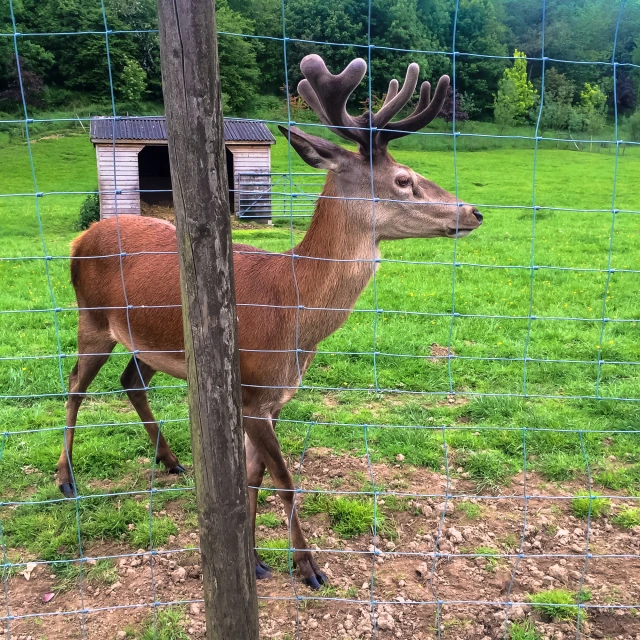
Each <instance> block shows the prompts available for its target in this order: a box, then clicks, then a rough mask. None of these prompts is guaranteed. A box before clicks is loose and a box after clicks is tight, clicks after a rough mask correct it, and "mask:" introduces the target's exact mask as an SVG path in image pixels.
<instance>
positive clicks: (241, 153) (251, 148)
mask: <svg viewBox="0 0 640 640" xmlns="http://www.w3.org/2000/svg"><path fill="white" fill-rule="evenodd" d="M227 149H229V151H231V153H232V154H233V173H234V181H233V189H234V190H235V191H236V197H235V198H234V204H235V206H234V209H235V211H236V212H237V211H238V209H239V204H240V200H241V198H240V197H239V193H238V192H239V189H240V184H239V179H238V174H239V173H271V145H268V144H263V145H257V144H256V145H249V144H237V145H236V144H229V143H227ZM262 182H263V181H260V183H261V184H262ZM245 184H246V181H245Z"/></svg>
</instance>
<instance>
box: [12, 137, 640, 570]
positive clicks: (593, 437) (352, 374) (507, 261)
mask: <svg viewBox="0 0 640 640" xmlns="http://www.w3.org/2000/svg"><path fill="white" fill-rule="evenodd" d="M441 146H442V142H441V141H440V142H439V143H438V148H439V149H440V148H441ZM550 146H551V145H550ZM32 151H33V169H34V173H35V178H36V184H35V185H34V179H33V174H32V170H31V166H30V158H29V153H28V148H27V146H26V145H25V144H24V143H22V142H20V143H16V142H13V143H11V144H9V143H4V144H3V145H2V146H1V147H0V193H2V194H29V193H33V192H34V191H37V192H43V193H46V194H47V195H45V196H44V197H38V198H35V197H33V196H19V195H15V196H10V197H0V239H1V240H0V247H1V249H0V251H1V254H2V258H16V259H15V260H6V259H3V260H2V261H0V283H1V288H0V389H1V392H0V393H1V395H2V396H7V397H4V398H2V399H1V400H0V471H1V472H0V496H1V499H2V500H4V501H13V500H27V499H29V500H47V499H51V498H58V497H59V495H60V494H59V493H58V491H57V488H56V486H55V484H54V479H53V474H54V472H55V465H56V461H57V458H58V455H59V452H60V446H61V443H62V435H61V431H60V429H61V428H62V427H63V426H64V419H65V414H64V398H63V396H62V395H61V394H63V393H64V390H65V388H66V381H67V376H68V373H69V370H70V369H71V367H72V366H73V362H74V358H73V357H62V358H60V357H58V354H59V353H62V354H74V353H75V351H76V313H75V312H74V311H73V309H70V310H65V309H69V308H70V307H73V305H74V303H75V301H74V296H73V290H72V288H71V285H70V283H69V275H68V261H67V260H65V259H53V260H42V259H33V258H34V257H42V256H44V255H50V256H56V257H57V256H62V257H64V256H67V255H68V252H69V243H70V241H71V240H72V239H73V237H74V236H75V235H76V234H77V231H76V230H75V226H74V225H75V223H76V219H77V214H78V209H79V207H80V204H81V202H82V200H83V198H84V196H83V195H67V194H55V193H54V194H52V193H50V192H69V191H73V192H79V191H80V192H81V191H91V190H93V189H95V187H96V183H97V179H96V167H95V153H94V150H93V147H92V145H91V143H90V142H89V140H88V138H87V137H86V136H79V135H78V136H66V137H51V138H44V139H39V140H35V141H34V143H33V144H32ZM394 155H395V157H396V159H397V160H398V161H400V162H404V163H406V164H408V165H410V166H411V167H412V168H413V169H415V170H416V171H418V172H420V173H422V174H423V175H425V176H427V177H429V178H430V179H432V180H434V181H436V182H438V183H439V184H440V185H442V186H443V187H445V188H447V189H449V190H455V189H456V186H457V189H458V193H459V196H460V198H462V199H465V200H467V201H469V202H473V203H477V204H478V205H479V206H480V208H481V209H482V212H483V213H484V215H485V223H484V224H483V226H482V227H481V228H480V229H479V230H478V231H476V232H475V233H474V234H472V235H471V236H469V237H467V238H464V239H460V240H458V241H456V242H454V241H452V240H449V239H437V240H410V241H402V242H389V243H386V244H384V245H383V246H382V255H383V258H384V259H385V260H388V262H383V264H382V265H381V268H380V270H379V271H378V275H377V280H376V284H377V303H378V308H380V309H384V310H385V311H384V313H379V314H375V313H369V312H367V311H369V310H372V309H375V303H374V291H373V287H372V286H370V287H369V288H368V289H367V290H366V291H365V292H364V294H363V295H362V297H361V299H360V300H359V302H358V305H357V310H358V312H356V313H354V314H353V315H352V316H351V318H350V320H349V321H348V323H347V324H346V326H345V327H344V328H343V329H341V330H340V331H339V332H337V333H336V334H334V335H333V336H331V337H330V338H328V339H327V340H326V341H325V342H324V343H322V344H321V345H320V351H321V352H322V353H320V354H319V355H318V357H317V358H316V360H315V363H314V364H313V366H312V367H311V369H310V370H309V372H308V373H307V375H306V377H305V380H304V384H305V388H304V389H303V390H301V391H300V392H299V393H298V395H297V396H296V397H295V398H294V399H293V400H292V401H291V402H290V403H289V404H288V405H287V406H286V407H285V409H284V410H283V412H282V415H281V422H280V424H279V427H278V431H279V435H280V439H281V443H282V446H283V449H284V450H285V452H286V453H287V454H289V455H292V456H299V455H300V453H301V452H302V450H303V447H304V444H305V441H306V439H307V437H308V442H307V446H323V447H329V448H332V449H335V450H336V451H345V452H350V453H352V454H355V455H361V454H363V453H365V438H364V437H363V426H362V425H365V424H366V425H395V426H407V427H423V428H405V429H400V428H383V427H379V428H376V426H370V427H369V428H368V429H367V440H366V444H367V445H368V450H369V453H370V455H371V457H372V459H374V460H394V461H395V456H396V455H397V454H400V453H401V454H403V455H404V456H405V458H404V460H405V464H409V463H411V464H415V465H424V466H427V467H430V468H433V469H435V470H440V469H441V468H442V466H443V465H444V463H445V460H444V453H443V446H442V445H443V438H445V439H446V443H447V445H448V447H447V455H448V457H449V459H448V463H449V468H450V469H452V470H453V469H458V468H460V467H461V468H462V469H463V470H464V471H466V472H468V473H469V474H470V477H472V478H474V479H475V480H476V481H477V483H478V488H479V491H482V492H487V491H493V490H495V489H496V488H499V487H500V486H502V485H503V484H505V483H507V482H508V481H509V478H510V477H511V476H512V475H513V474H514V473H516V472H517V471H519V470H521V469H522V466H523V445H524V444H525V443H526V451H527V454H528V456H529V458H528V459H527V468H528V469H529V470H532V469H533V470H536V471H539V472H540V473H541V474H542V475H543V476H544V477H545V478H547V479H548V480H550V481H556V480H568V479H572V478H585V486H586V474H587V463H588V470H589V472H590V475H591V477H592V479H593V482H594V486H595V488H596V490H597V491H598V493H599V494H601V495H606V494H607V489H615V490H624V491H627V492H629V493H631V494H638V493H639V492H640V438H639V437H638V436H637V435H636V434H635V433H633V432H634V431H637V430H638V427H639V425H640V405H639V404H638V402H636V401H637V400H640V369H639V365H638V364H629V363H640V339H639V331H640V327H639V326H638V322H636V321H635V319H637V318H640V313H639V309H638V307H639V303H638V300H637V291H638V278H639V276H640V274H639V273H634V272H633V271H637V270H640V238H639V236H638V230H639V226H638V222H639V221H640V217H639V216H638V214H637V213H628V212H626V211H627V210H628V211H640V184H638V175H640V149H638V148H635V149H633V148H627V149H626V150H625V153H624V155H621V156H620V157H619V159H618V165H617V181H616V191H615V202H614V193H613V185H614V173H616V156H615V154H614V153H607V151H606V150H605V151H602V152H601V153H589V152H587V151H583V152H575V151H568V150H556V149H553V148H546V147H545V148H542V149H541V150H540V151H539V152H538V156H537V166H536V180H535V204H536V205H537V206H540V207H542V208H541V209H540V210H537V211H536V212H535V214H536V215H535V225H534V224H533V222H534V219H533V218H534V212H533V210H532V209H531V208H522V207H530V206H531V205H532V202H533V200H532V197H533V171H534V164H533V161H534V150H533V143H530V144H529V146H528V148H517V149H497V150H485V151H474V152H468V151H463V152H459V153H458V154H457V160H456V163H455V169H456V172H455V173H454V156H453V153H452V152H451V149H448V150H447V149H445V150H436V151H431V152H429V151H426V152H425V151H412V150H409V149H404V150H402V149H401V150H398V151H397V152H396V153H395V154H394ZM290 158H291V161H292V164H291V168H292V170H294V171H307V170H308V168H307V167H306V166H304V165H302V163H301V162H300V161H299V160H298V159H297V157H296V156H295V155H291V157H290V156H289V153H288V150H287V146H286V143H285V141H284V140H283V139H282V138H281V139H279V141H278V144H277V145H276V146H275V147H274V149H273V170H274V171H287V170H288V168H289V160H290ZM456 174H457V183H456V180H455V177H454V176H455V175H456ZM612 206H614V207H615V208H616V209H620V210H622V211H621V212H620V213H618V214H616V215H615V220H614V223H615V224H614V225H613V226H612V218H613V216H612V213H611V209H612ZM552 208H558V209H555V210H554V209H552ZM562 209H570V210H562ZM594 210H595V211H594ZM303 228H304V224H302V223H300V222H299V221H296V223H295V224H294V225H293V235H294V236H295V238H296V241H297V240H299V239H300V238H301V237H302V234H303ZM40 229H42V234H41V233H40ZM532 231H534V233H533V234H532ZM612 232H613V237H611V234H612ZM43 239H44V243H45V244H44V245H43ZM235 239H236V240H238V241H242V242H244V243H250V244H253V245H256V246H259V247H263V248H266V249H271V250H284V249H288V248H289V247H290V246H291V230H290V227H289V223H288V222H286V221H280V222H278V224H276V225H274V226H273V227H271V228H264V229H260V230H245V229H243V230H237V231H236V232H235ZM532 247H534V255H533V259H532ZM532 260H533V264H535V265H536V266H539V268H538V269H537V270H535V271H534V272H532V271H531V269H530V265H531V264H532ZM454 261H455V262H457V263H460V264H461V266H459V267H457V268H455V269H454V268H453V267H452V263H453V262H454ZM416 262H420V263H421V264H415V263H416ZM609 264H610V266H611V268H612V269H615V271H614V272H612V273H609V272H608V271H607V270H608V268H609ZM497 266H500V267H501V268H494V267H497ZM548 267H549V268H548ZM550 267H554V268H550ZM562 268H575V269H579V270H577V271H569V270H562ZM532 278H533V289H532V291H533V297H532V313H533V314H534V315H535V316H536V319H535V320H533V321H529V319H528V316H529V314H530V309H529V306H530V297H531V283H532ZM452 289H453V293H454V295H453V296H452ZM605 299H606V310H604V307H603V303H604V301H605ZM56 307H57V308H61V309H63V311H60V312H58V313H54V312H52V311H51V309H53V308H56ZM42 310H44V311H42ZM452 311H455V313H457V314H460V315H457V316H455V317H452V315H451V312H452ZM603 313H604V315H605V316H606V317H607V318H610V319H611V321H609V322H606V323H604V322H603V321H602V318H603ZM487 316H500V317H487ZM622 320H625V321H626V322H621V321H622ZM374 329H375V331H374ZM374 335H375V340H374ZM434 343H437V345H440V346H444V347H446V346H447V345H450V347H451V349H452V352H453V353H454V354H455V355H456V356H457V357H456V358H454V359H452V360H451V361H450V363H447V361H446V359H444V360H443V359H433V358H432V357H431V355H432V345H433V344H434ZM373 352H376V353H378V354H379V355H377V356H376V357H375V368H374V356H373ZM525 355H526V356H527V357H528V358H529V360H528V361H527V362H526V369H525V362H524V356H525ZM127 360H128V356H126V355H125V354H121V355H118V354H117V353H116V354H115V355H114V357H112V358H111V360H110V361H109V363H108V365H107V366H105V367H104V368H103V370H102V372H101V373H100V375H99V376H98V378H97V379H96V381H95V382H94V384H93V385H92V387H91V389H90V391H93V392H96V393H95V395H93V396H91V397H90V398H89V399H88V400H87V401H86V402H85V404H84V405H83V408H82V409H81V411H80V415H79V424H80V425H103V426H98V427H93V428H87V429H82V430H79V431H78V433H77V434H76V446H75V450H74V471H75V475H76V479H77V481H78V484H79V489H80V492H81V493H82V494H84V495H90V494H93V493H102V492H104V491H105V489H104V487H105V486H107V485H105V483H104V482H102V481H104V480H109V484H108V488H109V491H118V490H136V489H142V490H144V489H148V486H149V482H148V479H147V478H146V477H145V475H144V473H143V470H144V469H148V468H149V467H150V466H151V463H149V462H145V463H143V464H142V465H141V464H140V462H139V461H140V459H144V460H148V459H152V458H153V447H152V445H151V443H150V442H149V441H148V438H147V435H146V433H145V431H144V429H143V428H142V427H141V426H140V425H139V424H137V420H138V418H137V415H136V414H135V413H134V411H133V409H132V407H131V406H130V404H129V403H128V400H127V399H126V396H125V395H124V394H123V393H122V392H121V390H120V388H119V375H120V373H121V371H122V369H123V368H124V366H125V364H126V362H127ZM599 360H602V361H604V362H605V363H604V364H598V362H599ZM568 361H570V362H568ZM154 384H155V385H157V386H158V387H161V388H157V389H155V390H153V391H152V392H151V394H150V396H151V403H152V407H153V408H154V410H155V413H156V416H157V418H159V419H161V420H163V421H167V422H166V423H165V424H164V426H163V429H164V431H165V433H166V435H167V437H168V440H169V442H170V444H171V446H172V447H173V449H174V451H175V452H176V454H177V455H178V457H179V458H180V460H181V461H182V462H183V463H186V464H187V465H188V464H189V463H190V460H191V457H190V451H189V447H190V442H189V429H188V423H187V422H186V420H185V418H186V415H187V407H186V403H185V389H184V387H183V386H182V383H179V382H177V381H175V380H173V379H171V378H169V377H167V376H163V375H158V376H157V377H156V378H154ZM451 390H453V391H455V392H456V393H457V394H459V397H458V396H456V398H449V397H448V393H449V392H450V391H451ZM525 392H526V394H528V396H529V397H524V394H525ZM596 395H598V396H599V397H600V398H601V399H594V396H596ZM538 396H553V397H552V398H543V397H538ZM619 398H627V399H630V401H629V400H627V401H624V400H619ZM634 400H636V401H634ZM325 423H328V424H325ZM312 424H315V426H313V428H311V429H310V425H312ZM350 425H353V426H350ZM443 425H446V426H448V427H450V428H447V429H444V430H443V429H442V428H440V427H442V426H443ZM482 427H484V429H483V428H482ZM487 427H497V428H494V429H488V428H487ZM505 427H512V429H505ZM523 428H526V429H527V430H526V432H523V430H522V429H523ZM601 430H604V431H609V432H617V433H600V432H596V433H593V431H601ZM16 431H19V432H20V433H19V434H12V432H16ZM309 431H310V432H309ZM581 431H582V432H585V431H586V432H591V433H582V435H581ZM3 432H4V435H3ZM308 432H309V433H308ZM523 434H524V435H523ZM611 456H615V461H612V460H611V459H610V457H611ZM452 473H457V472H455V471H452ZM163 476H164V471H163V470H161V469H159V470H158V471H157V478H159V479H160V481H162V478H163ZM182 482H183V484H184V486H185V487H190V486H192V482H191V480H190V478H189V477H188V476H187V477H185V478H184V479H183V480H182ZM175 495H177V494H175ZM160 499H161V498H160V497H158V498H154V500H160ZM113 500H115V499H113ZM120 500H121V508H123V509H124V508H127V509H130V513H128V515H127V517H128V518H129V520H127V518H125V517H124V516H122V517H120V512H119V511H118V512H115V511H114V510H112V509H110V504H111V500H109V499H104V498H101V499H87V500H83V501H81V502H80V504H81V505H82V506H81V508H80V519H81V521H82V523H83V538H85V537H86V538H87V539H91V538H95V539H102V538H117V539H120V538H121V537H124V539H126V540H128V541H129V542H130V543H131V544H132V546H134V547H136V548H137V547H140V546H142V547H145V546H147V545H148V544H149V534H148V531H147V533H146V534H142V533H141V532H140V531H141V529H142V528H139V529H136V531H135V532H134V533H132V532H130V531H128V530H127V526H126V524H127V522H131V521H134V522H140V523H143V522H144V521H145V518H147V519H148V510H146V509H145V508H141V505H140V503H138V502H136V501H135V500H134V499H133V498H121V499H120ZM154 504H156V503H154ZM186 506H187V507H188V506H189V505H188V504H187V505H186ZM54 507H55V508H54ZM190 509H191V511H190V513H191V514H192V512H193V505H192V504H191V507H190ZM192 516H193V514H192ZM0 522H1V523H2V532H3V536H4V542H5V544H6V546H7V547H8V548H19V549H23V550H26V551H27V552H29V553H32V554H34V553H35V554H37V555H39V556H40V557H45V558H47V559H53V558H57V557H60V553H66V552H60V548H61V546H62V547H64V545H68V547H69V548H71V547H73V545H74V540H75V545H76V548H77V531H76V525H75V523H76V507H75V504H74V503H70V504H65V505H60V504H56V505H53V506H48V507H45V508H39V507H37V508H36V507H29V506H24V507H19V508H17V509H16V508H13V507H0ZM154 523H155V524H154V534H153V535H154V543H155V544H162V543H163V542H164V541H166V539H167V536H168V535H170V534H171V533H172V532H173V528H172V522H171V521H170V519H165V520H163V518H161V517H158V518H157V519H156V518H154ZM147 529H148V528H147ZM72 555H73V554H72Z"/></svg>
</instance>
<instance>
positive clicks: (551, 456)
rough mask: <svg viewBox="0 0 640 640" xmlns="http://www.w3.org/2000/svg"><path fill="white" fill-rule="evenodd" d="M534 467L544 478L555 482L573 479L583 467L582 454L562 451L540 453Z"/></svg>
mask: <svg viewBox="0 0 640 640" xmlns="http://www.w3.org/2000/svg"><path fill="white" fill-rule="evenodd" d="M534 467H535V470H536V471H538V472H539V473H540V475H542V477H543V478H545V480H553V481H556V482H559V481H566V480H574V479H575V478H576V477H577V476H578V474H579V473H581V472H583V471H584V468H585V466H584V457H583V456H581V455H579V454H572V453H566V452H564V451H558V452H553V453H547V454H543V455H541V456H540V458H539V459H538V460H537V462H536V464H535V465H534Z"/></svg>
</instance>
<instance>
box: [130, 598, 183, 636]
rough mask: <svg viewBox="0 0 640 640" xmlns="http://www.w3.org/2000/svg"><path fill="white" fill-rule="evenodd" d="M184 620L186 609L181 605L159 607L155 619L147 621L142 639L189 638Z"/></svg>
mask: <svg viewBox="0 0 640 640" xmlns="http://www.w3.org/2000/svg"><path fill="white" fill-rule="evenodd" d="M184 622H185V615H184V611H183V610H182V609H181V608H180V607H175V606H174V607H167V608H166V609H158V611H157V613H156V618H155V621H154V620H153V619H152V620H151V621H150V622H148V623H147V625H146V627H145V629H144V631H143V632H142V635H141V636H140V640H189V636H188V635H187V633H186V631H185V630H184Z"/></svg>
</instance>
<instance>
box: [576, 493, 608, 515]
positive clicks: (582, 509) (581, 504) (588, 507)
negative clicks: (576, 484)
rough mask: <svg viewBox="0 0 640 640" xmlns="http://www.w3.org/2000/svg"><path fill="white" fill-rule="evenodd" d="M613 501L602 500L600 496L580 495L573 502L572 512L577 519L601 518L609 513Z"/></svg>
mask: <svg viewBox="0 0 640 640" xmlns="http://www.w3.org/2000/svg"><path fill="white" fill-rule="evenodd" d="M610 508H611V501H610V500H609V498H600V497H598V494H596V493H592V494H588V493H584V494H578V496H576V497H575V498H573V499H572V500H571V511H572V512H573V515H574V516H575V517H576V518H588V517H591V518H599V517H600V516H604V515H606V514H607V513H609V510H610Z"/></svg>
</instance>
